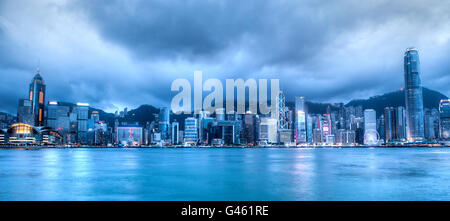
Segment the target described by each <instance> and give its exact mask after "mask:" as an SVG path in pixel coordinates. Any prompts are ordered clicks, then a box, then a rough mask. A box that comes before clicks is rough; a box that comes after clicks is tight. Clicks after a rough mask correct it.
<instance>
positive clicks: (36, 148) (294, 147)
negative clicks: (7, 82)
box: [0, 145, 450, 150]
mask: <svg viewBox="0 0 450 221" xmlns="http://www.w3.org/2000/svg"><path fill="white" fill-rule="evenodd" d="M448 147H450V146H449V145H439V146H427V145H409V146H405V145H404V146H395V145H392V146H220V147H219V146H192V147H186V146H163V147H161V146H139V147H114V146H113V147H111V146H70V147H67V146H0V149H26V150H38V149H166V148H167V149H270V148H271V149H372V148H385V149H389V148H396V149H397V148H404V149H408V148H448Z"/></svg>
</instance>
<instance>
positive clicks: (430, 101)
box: [286, 88, 448, 116]
mask: <svg viewBox="0 0 450 221" xmlns="http://www.w3.org/2000/svg"><path fill="white" fill-rule="evenodd" d="M422 93H423V106H424V108H429V109H431V108H438V107H439V102H440V100H441V99H448V97H447V96H445V95H443V94H441V93H439V92H437V91H434V90H430V89H428V88H423V92H422ZM286 105H287V106H288V107H290V108H294V107H295V103H294V102H293V101H290V102H287V104H286ZM359 105H361V106H362V107H363V109H374V110H375V111H376V112H377V115H378V116H379V115H381V113H383V111H384V108H385V107H397V106H403V107H404V106H405V92H404V91H403V90H398V91H394V92H390V93H386V94H383V95H377V96H373V97H370V98H368V99H358V100H352V101H350V102H348V103H347V104H345V106H346V107H349V106H359ZM306 106H307V108H308V113H313V114H323V113H326V112H327V108H328V106H330V109H331V110H337V108H336V105H335V104H330V103H314V102H308V101H306Z"/></svg>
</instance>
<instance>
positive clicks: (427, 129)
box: [423, 109, 436, 140]
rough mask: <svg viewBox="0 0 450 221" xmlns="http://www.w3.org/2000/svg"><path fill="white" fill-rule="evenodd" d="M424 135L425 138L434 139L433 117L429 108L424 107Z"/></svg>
mask: <svg viewBox="0 0 450 221" xmlns="http://www.w3.org/2000/svg"><path fill="white" fill-rule="evenodd" d="M424 114H425V115H424V120H423V121H424V135H425V139H427V140H435V139H436V136H435V134H434V118H433V115H432V114H431V110H430V109H424Z"/></svg>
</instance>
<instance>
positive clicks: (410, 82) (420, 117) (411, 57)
mask: <svg viewBox="0 0 450 221" xmlns="http://www.w3.org/2000/svg"><path fill="white" fill-rule="evenodd" d="M404 71H405V76H404V77H405V104H406V125H407V129H406V134H407V139H408V141H409V142H421V141H423V140H424V114H423V95H422V86H421V82H420V61H419V52H418V51H417V49H416V48H408V49H406V51H405V55H404Z"/></svg>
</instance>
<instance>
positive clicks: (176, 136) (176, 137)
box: [171, 121, 180, 144]
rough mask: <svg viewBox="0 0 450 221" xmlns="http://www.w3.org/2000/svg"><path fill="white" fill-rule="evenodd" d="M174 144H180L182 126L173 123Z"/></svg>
mask: <svg viewBox="0 0 450 221" xmlns="http://www.w3.org/2000/svg"><path fill="white" fill-rule="evenodd" d="M171 135H172V137H171V138H172V144H178V143H180V139H179V138H180V124H179V123H178V122H176V121H175V122H172V133H171Z"/></svg>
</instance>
